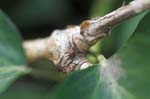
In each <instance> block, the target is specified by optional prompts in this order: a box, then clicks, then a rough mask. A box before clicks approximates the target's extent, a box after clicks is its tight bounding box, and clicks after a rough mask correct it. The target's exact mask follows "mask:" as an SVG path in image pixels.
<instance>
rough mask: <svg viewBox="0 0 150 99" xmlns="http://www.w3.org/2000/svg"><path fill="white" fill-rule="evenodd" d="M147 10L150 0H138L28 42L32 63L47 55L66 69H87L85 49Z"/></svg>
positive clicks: (28, 57) (60, 67)
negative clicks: (120, 24)
mask: <svg viewBox="0 0 150 99" xmlns="http://www.w3.org/2000/svg"><path fill="white" fill-rule="evenodd" d="M146 10H150V0H135V1H132V2H131V3H129V4H128V5H125V6H122V7H120V8H119V9H117V10H115V11H113V12H111V13H109V14H107V15H105V16H103V17H99V18H96V19H91V20H86V21H83V22H82V23H81V24H80V25H79V26H78V25H77V26H74V27H69V28H67V29H64V30H55V31H54V32H52V35H51V36H49V37H47V38H43V39H37V40H30V41H25V42H24V43H23V47H24V49H25V52H26V56H27V59H28V61H29V62H31V61H34V60H36V59H37V58H47V59H49V60H51V61H53V62H54V64H56V65H57V67H58V68H59V69H60V70H62V71H63V72H71V71H75V70H79V69H84V68H87V67H89V66H90V65H91V63H90V62H89V61H88V60H87V59H86V58H85V52H86V51H87V50H88V48H89V47H90V46H91V45H93V44H95V43H96V41H97V40H98V39H101V38H104V37H105V36H107V35H108V34H109V33H110V31H111V29H112V28H113V27H115V26H116V25H117V24H119V23H121V22H123V21H124V20H127V19H128V18H131V17H133V16H135V15H137V14H139V13H141V12H143V11H146Z"/></svg>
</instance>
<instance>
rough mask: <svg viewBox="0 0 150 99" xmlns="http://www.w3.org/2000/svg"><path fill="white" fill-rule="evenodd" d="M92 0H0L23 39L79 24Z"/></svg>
mask: <svg viewBox="0 0 150 99" xmlns="http://www.w3.org/2000/svg"><path fill="white" fill-rule="evenodd" d="M92 3H93V0H0V8H1V9H2V10H3V11H4V12H5V13H6V14H7V15H8V16H9V17H10V18H11V19H12V21H13V22H14V23H15V24H16V25H17V27H18V28H19V30H20V31H21V33H22V36H23V38H24V39H33V38H39V37H45V36H48V35H50V34H51V32H52V31H53V30H54V29H63V28H65V27H66V25H69V24H71V25H73V24H79V23H80V22H81V21H82V20H85V19H87V18H88V17H89V12H90V8H91V5H92Z"/></svg>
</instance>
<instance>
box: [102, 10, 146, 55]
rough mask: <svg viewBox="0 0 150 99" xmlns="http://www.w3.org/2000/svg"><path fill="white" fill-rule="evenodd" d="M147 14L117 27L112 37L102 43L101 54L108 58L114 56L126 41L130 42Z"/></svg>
mask: <svg viewBox="0 0 150 99" xmlns="http://www.w3.org/2000/svg"><path fill="white" fill-rule="evenodd" d="M146 13H147V12H144V13H142V14H140V15H138V16H135V17H133V18H131V19H129V20H127V21H125V22H123V23H121V24H120V25H118V26H117V27H115V28H114V29H113V30H112V32H111V35H109V36H108V37H106V38H104V39H103V40H102V41H101V45H100V47H101V52H102V53H103V54H104V55H105V56H107V57H108V56H111V55H112V54H114V53H115V52H116V51H117V50H118V49H119V48H120V47H121V46H122V45H123V44H124V43H125V42H126V41H128V39H129V38H130V36H131V35H132V33H133V32H134V31H135V29H136V27H137V25H138V23H139V22H140V20H141V19H142V18H143V17H144V16H145V15H146Z"/></svg>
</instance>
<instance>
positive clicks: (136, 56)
mask: <svg viewBox="0 0 150 99" xmlns="http://www.w3.org/2000/svg"><path fill="white" fill-rule="evenodd" d="M149 18H150V13H148V14H147V15H146V16H145V17H144V18H143V19H142V20H141V22H140V24H139V25H138V27H137V29H136V31H135V32H134V33H133V35H132V36H131V37H130V39H129V40H128V42H126V44H125V45H124V46H122V47H121V49H120V50H119V51H118V52H117V53H116V54H115V55H114V56H112V57H111V58H109V59H108V60H105V59H103V58H102V59H101V62H100V64H101V66H100V67H99V66H93V67H90V68H88V69H86V70H82V71H78V72H75V73H73V74H71V75H69V76H68V77H67V78H66V79H65V81H63V82H62V83H61V84H60V85H59V86H57V87H56V88H55V89H54V91H53V92H52V93H51V94H50V95H49V96H48V97H47V98H46V99H149V98H150V94H149V92H150V87H149V86H150V78H149V75H150V72H149V71H150V67H149V66H150V61H149V59H150V52H149V51H150V28H149V26H150V22H149V21H148V20H149Z"/></svg>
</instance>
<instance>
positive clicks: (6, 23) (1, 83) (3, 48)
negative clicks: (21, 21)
mask: <svg viewBox="0 0 150 99" xmlns="http://www.w3.org/2000/svg"><path fill="white" fill-rule="evenodd" d="M25 65H26V61H25V56H24V54H23V49H22V46H21V39H20V36H19V32H18V30H17V29H16V27H15V26H14V24H12V22H11V21H10V20H9V18H8V17H7V16H6V15H5V14H4V13H3V12H2V11H1V10H0V93H2V92H3V91H4V90H5V89H6V88H7V87H8V86H9V85H10V84H11V82H12V81H14V80H15V79H16V78H17V77H18V76H19V75H22V74H24V73H26V72H28V69H26V68H25V67H24V66H25Z"/></svg>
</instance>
